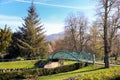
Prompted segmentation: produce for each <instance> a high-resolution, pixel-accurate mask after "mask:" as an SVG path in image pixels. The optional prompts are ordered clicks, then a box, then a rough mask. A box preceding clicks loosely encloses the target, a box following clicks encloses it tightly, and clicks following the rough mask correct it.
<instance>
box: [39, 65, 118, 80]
mask: <svg viewBox="0 0 120 80" xmlns="http://www.w3.org/2000/svg"><path fill="white" fill-rule="evenodd" d="M113 70H120V67H111V68H109V69H105V68H104V67H103V66H96V65H90V66H88V67H84V68H82V69H79V70H75V71H71V72H65V73H60V74H54V75H48V76H41V77H39V80H53V79H54V80H63V79H67V78H69V77H74V76H82V77H83V76H85V75H90V74H91V73H92V74H94V75H95V74H97V73H101V72H103V73H104V72H106V73H108V72H109V71H113Z"/></svg>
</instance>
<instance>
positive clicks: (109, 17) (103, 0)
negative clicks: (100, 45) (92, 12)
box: [98, 0, 120, 68]
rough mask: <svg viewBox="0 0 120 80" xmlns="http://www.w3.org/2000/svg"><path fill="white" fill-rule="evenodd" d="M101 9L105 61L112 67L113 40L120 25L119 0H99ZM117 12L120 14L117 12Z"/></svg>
mask: <svg viewBox="0 0 120 80" xmlns="http://www.w3.org/2000/svg"><path fill="white" fill-rule="evenodd" d="M99 3H100V10H99V13H98V14H99V16H100V17H101V19H102V20H101V21H102V22H101V24H102V26H103V40H104V54H105V57H104V62H105V67H106V68H109V67H110V61H109V57H110V52H111V46H112V41H113V39H115V35H116V33H117V30H118V26H119V18H120V17H119V11H118V10H119V9H118V6H119V5H118V3H119V0H99ZM116 12H117V13H118V14H116Z"/></svg>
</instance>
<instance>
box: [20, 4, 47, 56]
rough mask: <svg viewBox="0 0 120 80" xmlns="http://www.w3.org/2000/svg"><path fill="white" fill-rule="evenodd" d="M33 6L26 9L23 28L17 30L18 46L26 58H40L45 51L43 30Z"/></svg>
mask: <svg viewBox="0 0 120 80" xmlns="http://www.w3.org/2000/svg"><path fill="white" fill-rule="evenodd" d="M38 17H39V16H38V14H37V13H36V9H35V7H34V4H33V3H32V4H31V6H30V8H29V9H28V16H27V17H25V19H24V22H25V23H24V24H23V27H21V28H19V29H20V32H21V34H22V39H18V42H19V43H18V46H19V48H20V49H21V50H22V53H23V55H25V56H26V57H31V56H38V55H40V56H41V57H42V55H43V53H44V52H45V50H46V43H45V36H44V31H43V30H44V28H43V25H42V24H41V22H40V19H39V18H38Z"/></svg>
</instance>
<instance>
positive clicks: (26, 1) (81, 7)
mask: <svg viewBox="0 0 120 80" xmlns="http://www.w3.org/2000/svg"><path fill="white" fill-rule="evenodd" d="M15 1H17V2H24V3H31V1H28V0H15ZM34 3H35V4H39V5H45V6H52V7H60V8H69V9H78V10H86V9H93V8H94V6H68V5H59V4H49V3H43V2H37V1H36V2H34Z"/></svg>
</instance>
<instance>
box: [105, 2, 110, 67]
mask: <svg viewBox="0 0 120 80" xmlns="http://www.w3.org/2000/svg"><path fill="white" fill-rule="evenodd" d="M107 18H108V0H106V3H105V14H104V54H105V57H104V62H105V68H109V67H110V62H109V50H108V40H107V39H108V35H107V32H108V31H107V27H108V26H107Z"/></svg>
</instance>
